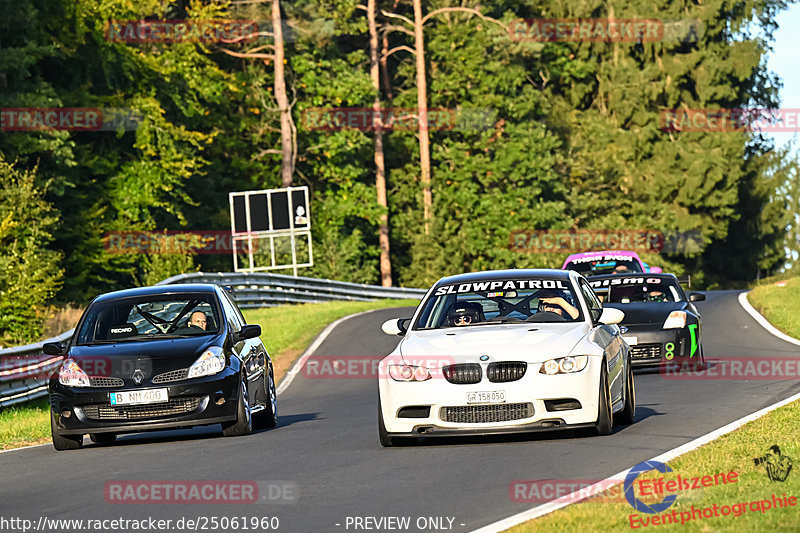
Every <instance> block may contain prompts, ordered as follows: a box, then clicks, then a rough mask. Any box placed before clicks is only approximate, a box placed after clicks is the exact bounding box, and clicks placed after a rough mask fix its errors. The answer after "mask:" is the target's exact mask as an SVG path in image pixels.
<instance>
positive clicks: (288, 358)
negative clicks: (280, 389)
mask: <svg viewBox="0 0 800 533" xmlns="http://www.w3.org/2000/svg"><path fill="white" fill-rule="evenodd" d="M418 303H419V302H418V301H417V300H377V301H374V302H325V303H320V304H303V305H284V306H280V307H265V308H261V309H246V310H244V311H243V314H244V316H245V319H246V320H247V322H248V323H249V324H259V325H260V326H261V330H262V335H261V338H262V340H263V341H264V346H265V347H266V348H267V351H268V352H269V354H270V355H271V356H272V360H273V366H274V368H275V373H276V380H278V381H280V378H281V376H282V375H283V374H284V373H285V371H286V369H288V368H289V366H291V364H292V363H293V362H294V360H295V358H296V357H297V356H298V355H299V354H301V353H302V352H303V351H304V350H305V349H306V347H307V346H308V345H309V344H310V343H311V340H312V339H313V338H314V337H316V336H317V335H318V334H319V333H320V332H321V331H322V330H323V329H324V328H325V326H327V325H328V324H330V323H331V322H333V321H334V320H336V319H338V318H341V317H344V316H347V315H352V314H353V313H359V312H361V311H368V310H370V309H385V308H389V307H408V306H411V307H414V306H416V305H417V304H418ZM48 409H49V405H48V400H47V398H42V399H39V400H34V401H32V402H28V403H25V404H22V405H19V406H13V407H9V408H7V409H3V410H0V450H8V449H11V448H20V447H22V446H30V445H33V444H43V443H46V442H50V413H49V410H48Z"/></svg>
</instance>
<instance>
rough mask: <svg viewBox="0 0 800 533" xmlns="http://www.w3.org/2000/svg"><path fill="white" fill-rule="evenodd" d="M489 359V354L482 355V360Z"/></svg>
mask: <svg viewBox="0 0 800 533" xmlns="http://www.w3.org/2000/svg"><path fill="white" fill-rule="evenodd" d="M488 360H489V356H488V355H482V356H481V361H488Z"/></svg>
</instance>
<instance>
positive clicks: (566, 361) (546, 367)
mask: <svg viewBox="0 0 800 533" xmlns="http://www.w3.org/2000/svg"><path fill="white" fill-rule="evenodd" d="M588 363H589V357H588V356H586V355H576V356H571V355H570V356H568V357H560V358H558V359H549V360H547V361H545V362H544V364H542V368H540V369H539V373H540V374H547V375H548V376H553V375H555V374H572V373H574V372H580V371H581V370H583V369H584V368H586V365H587V364H588Z"/></svg>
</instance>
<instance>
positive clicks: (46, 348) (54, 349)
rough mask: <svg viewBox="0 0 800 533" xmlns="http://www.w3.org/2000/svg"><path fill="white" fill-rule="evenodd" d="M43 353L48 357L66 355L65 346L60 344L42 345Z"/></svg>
mask: <svg viewBox="0 0 800 533" xmlns="http://www.w3.org/2000/svg"><path fill="white" fill-rule="evenodd" d="M42 351H43V352H44V353H45V354H46V355H62V354H63V353H64V345H63V344H61V343H60V342H46V343H44V344H43V345H42Z"/></svg>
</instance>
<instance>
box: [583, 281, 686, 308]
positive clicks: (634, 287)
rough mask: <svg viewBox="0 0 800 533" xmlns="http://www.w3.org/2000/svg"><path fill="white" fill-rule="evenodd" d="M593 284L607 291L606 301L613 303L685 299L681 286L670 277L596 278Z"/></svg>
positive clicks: (679, 300) (680, 300)
mask: <svg viewBox="0 0 800 533" xmlns="http://www.w3.org/2000/svg"><path fill="white" fill-rule="evenodd" d="M591 285H592V286H593V287H596V288H598V290H601V289H602V290H605V291H607V293H606V300H605V301H607V302H611V303H621V304H627V303H636V302H656V303H658V302H682V301H685V300H684V296H683V291H682V290H681V288H680V286H679V285H678V284H677V283H676V282H675V281H674V280H672V279H669V278H653V277H648V278H645V277H631V278H616V279H610V280H609V279H606V280H595V281H592V282H591Z"/></svg>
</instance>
